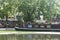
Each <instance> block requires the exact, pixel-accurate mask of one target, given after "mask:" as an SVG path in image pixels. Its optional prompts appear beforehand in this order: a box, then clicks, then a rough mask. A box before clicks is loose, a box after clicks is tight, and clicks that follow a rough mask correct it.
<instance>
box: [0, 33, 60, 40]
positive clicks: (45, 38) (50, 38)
mask: <svg viewBox="0 0 60 40" xmlns="http://www.w3.org/2000/svg"><path fill="white" fill-rule="evenodd" d="M0 40H60V35H48V34H46V35H45V34H9V35H0Z"/></svg>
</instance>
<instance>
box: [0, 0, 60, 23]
mask: <svg viewBox="0 0 60 40" xmlns="http://www.w3.org/2000/svg"><path fill="white" fill-rule="evenodd" d="M40 11H41V12H42V13H43V16H44V19H45V20H49V21H50V20H51V19H52V17H57V15H60V1H59V0H0V17H1V18H4V16H7V17H8V16H10V15H13V16H15V14H16V13H17V12H19V14H20V13H21V12H22V14H23V15H22V14H21V15H22V16H21V15H19V16H20V18H21V19H23V20H24V21H25V22H27V21H33V20H35V19H39V16H40V15H41V13H40ZM20 18H18V19H19V20H20Z"/></svg>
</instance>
